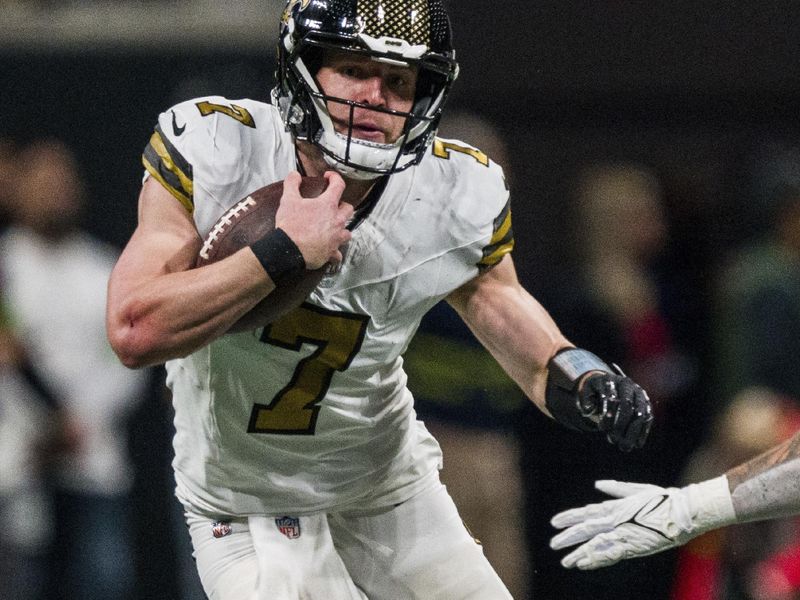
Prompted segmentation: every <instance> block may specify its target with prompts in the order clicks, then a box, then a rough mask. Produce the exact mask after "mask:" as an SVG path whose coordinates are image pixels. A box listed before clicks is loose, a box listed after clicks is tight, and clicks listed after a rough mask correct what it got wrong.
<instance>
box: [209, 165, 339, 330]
mask: <svg viewBox="0 0 800 600" xmlns="http://www.w3.org/2000/svg"><path fill="white" fill-rule="evenodd" d="M327 185H328V182H327V180H326V179H325V178H324V177H303V178H302V180H301V182H300V193H301V194H302V195H303V197H305V198H316V197H317V196H319V195H320V194H321V193H322V192H324V191H325V188H326V186H327ZM282 194H283V181H276V182H275V183H271V184H270V185H267V186H264V187H262V188H259V189H257V190H256V191H254V192H252V193H251V194H248V195H247V197H246V198H244V199H242V200H240V201H239V202H237V203H236V204H234V205H233V206H231V208H229V209H228V210H227V211H226V212H225V214H223V215H222V216H221V217H220V218H219V220H218V221H217V222H216V223H215V224H214V226H213V227H212V228H211V230H210V231H209V232H208V235H207V236H206V238H205V239H204V240H203V245H202V247H201V248H200V252H199V253H198V256H197V261H196V263H195V266H196V267H201V266H203V265H207V264H210V263H213V262H216V261H218V260H222V259H223V258H225V257H226V256H230V255H231V254H233V253H234V252H236V251H237V250H239V249H241V248H243V247H245V246H248V245H250V244H252V243H253V242H255V241H256V240H258V239H259V238H261V237H263V236H264V235H266V234H267V233H269V232H270V231H272V230H273V229H274V228H275V213H276V212H277V211H278V205H279V204H280V199H281V195H282ZM324 275H325V267H322V268H320V269H316V270H314V271H308V270H306V271H302V272H300V273H297V274H296V275H294V276H291V277H288V278H287V279H286V280H284V281H282V282H281V285H280V286H278V287H277V288H275V289H274V290H273V291H272V293H270V295H269V296H267V297H266V298H264V300H262V301H261V302H259V303H258V304H256V305H255V306H254V307H253V309H252V310H251V311H250V312H248V313H247V314H246V315H244V316H243V317H242V318H241V319H240V320H239V321H237V322H236V323H235V324H234V325H233V326H232V327H231V328H230V330H229V331H230V332H239V331H248V330H251V329H255V328H257V327H262V326H264V325H268V324H269V323H272V322H273V321H275V320H276V319H278V318H280V317H281V316H283V315H284V314H286V313H287V312H289V311H290V310H292V309H294V308H297V307H298V306H300V304H301V303H302V302H303V300H305V299H306V298H307V297H308V295H309V294H310V293H311V291H312V290H313V289H314V288H315V287H317V284H318V283H319V282H320V280H321V279H322V277H323V276H324Z"/></svg>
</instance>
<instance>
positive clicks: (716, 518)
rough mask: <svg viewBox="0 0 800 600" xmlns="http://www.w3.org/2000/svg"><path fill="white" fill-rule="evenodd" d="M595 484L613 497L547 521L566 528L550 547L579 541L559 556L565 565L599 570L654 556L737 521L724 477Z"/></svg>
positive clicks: (560, 527)
mask: <svg viewBox="0 0 800 600" xmlns="http://www.w3.org/2000/svg"><path fill="white" fill-rule="evenodd" d="M595 487H596V488H597V489H598V490H600V491H601V492H604V493H606V494H608V495H609V496H613V497H615V498H617V499H616V500H606V501H605V502H601V503H598V504H589V505H586V506H584V507H581V508H573V509H570V510H566V511H564V512H561V513H559V514H557V515H556V516H554V517H553V518H552V520H551V521H550V522H551V523H552V525H553V526H554V527H556V528H558V529H565V528H566V529H565V530H564V531H562V532H561V533H559V534H558V535H556V536H555V537H553V539H552V540H551V541H550V547H551V548H553V549H554V550H560V549H562V548H567V547H569V546H574V545H576V544H582V545H581V546H579V547H578V548H577V549H576V550H573V551H572V552H571V553H570V554H567V555H566V556H565V557H564V558H563V559H562V560H561V564H562V565H563V566H564V567H566V568H573V567H577V568H578V569H582V570H589V569H598V568H600V567H607V566H609V565H613V564H614V563H617V562H619V561H621V560H624V559H628V558H634V557H637V556H647V555H649V554H655V553H656V552H661V551H662V550H667V549H669V548H674V547H675V546H680V545H682V544H685V543H686V542H688V541H689V540H690V539H692V538H694V537H696V536H698V535H700V534H701V533H703V532H705V531H708V530H709V529H714V528H717V527H721V526H723V525H727V524H729V523H733V522H735V520H736V517H735V514H734V511H733V504H732V502H731V496H730V491H729V490H728V480H727V477H725V476H724V475H723V476H721V477H718V478H716V479H711V480H709V481H704V482H703V483H699V484H692V485H689V486H686V487H683V488H662V487H659V486H657V485H649V484H642V483H626V482H622V481H610V480H603V481H597V482H595Z"/></svg>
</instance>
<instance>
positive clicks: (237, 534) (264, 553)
mask: <svg viewBox="0 0 800 600" xmlns="http://www.w3.org/2000/svg"><path fill="white" fill-rule="evenodd" d="M187 520H188V523H189V531H190V533H191V537H192V544H193V545H194V556H195V558H196V560H197V568H198V571H199V573H200V580H201V581H202V582H203V587H204V588H205V591H206V593H207V594H208V595H209V597H210V598H211V600H351V599H358V600H364V599H369V600H407V599H408V600H412V599H419V600H500V599H502V600H507V599H509V598H511V595H510V594H509V593H508V590H507V589H506V588H505V586H504V585H503V583H502V582H501V581H500V578H499V577H498V576H497V574H496V573H495V572H494V570H493V569H492V567H491V566H490V565H489V562H488V561H487V560H486V557H485V556H484V555H483V551H482V549H481V547H480V545H479V544H478V543H476V541H475V540H474V539H473V538H472V537H471V536H470V535H469V532H468V531H467V530H466V528H465V527H464V525H463V523H462V522H461V519H460V517H459V516H458V512H457V510H456V507H455V505H454V504H453V501H452V500H451V499H450V496H449V495H448V494H447V491H446V490H445V488H444V486H443V485H442V484H441V483H439V481H438V479H437V480H436V483H435V485H434V486H432V487H429V488H428V489H426V490H425V491H423V492H422V493H420V494H418V495H417V496H415V497H413V498H411V499H409V500H407V501H406V502H403V503H402V504H399V505H398V506H395V507H394V508H391V509H386V510H382V511H373V512H370V513H360V512H358V511H348V512H342V513H335V514H334V513H331V514H318V515H311V516H303V517H299V518H297V519H294V518H291V517H289V518H277V519H276V518H275V517H266V516H258V517H250V518H248V519H244V520H233V521H231V522H229V524H228V523H222V524H217V525H215V524H214V522H213V521H212V520H211V519H208V518H205V517H200V516H197V515H194V514H189V515H188V516H187ZM215 533H216V536H218V537H215Z"/></svg>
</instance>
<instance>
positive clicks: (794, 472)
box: [726, 432, 800, 522]
mask: <svg viewBox="0 0 800 600" xmlns="http://www.w3.org/2000/svg"><path fill="white" fill-rule="evenodd" d="M726 475H727V477H728V485H729V487H730V490H731V498H732V499H733V508H734V511H735V512H736V518H737V521H739V522H746V521H758V520H762V519H773V518H778V517H784V516H788V515H793V514H797V513H800V432H798V433H797V434H795V436H794V437H792V438H791V439H789V440H787V441H786V442H784V443H782V444H780V445H779V446H776V447H775V448H773V449H771V450H768V451H767V452H765V453H764V454H761V455H760V456H758V457H756V458H754V459H753V460H750V461H748V462H746V463H744V464H742V465H739V466H738V467H735V468H733V469H731V470H730V471H728V473H727V474H726Z"/></svg>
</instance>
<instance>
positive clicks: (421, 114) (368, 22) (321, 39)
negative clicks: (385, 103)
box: [272, 0, 458, 179]
mask: <svg viewBox="0 0 800 600" xmlns="http://www.w3.org/2000/svg"><path fill="white" fill-rule="evenodd" d="M326 49H335V50H346V51H349V52H356V53H359V54H362V55H366V56H369V57H371V58H372V59H373V60H377V61H381V62H386V63H389V64H393V65H403V66H406V65H408V66H416V67H417V69H418V74H417V88H416V92H415V97H414V103H413V106H412V108H411V110H410V111H409V112H401V111H396V110H391V109H388V108H383V107H376V106H369V105H367V104H361V103H358V102H354V101H352V100H346V99H344V98H336V97H333V96H329V95H327V94H325V93H324V91H323V90H322V89H321V87H320V86H319V84H318V83H317V81H316V78H315V75H316V73H317V70H318V69H319V66H320V63H321V57H322V52H324V51H325V50H326ZM457 76H458V63H457V62H456V59H455V51H454V50H453V45H452V35H451V31H450V22H449V20H448V17H447V13H446V12H445V8H444V5H443V3H442V0H290V1H289V2H288V4H287V5H286V9H285V10H284V12H283V17H282V18H281V25H280V40H279V44H278V71H277V75H276V79H277V85H276V87H275V88H274V89H273V90H272V98H273V103H274V104H275V105H276V106H277V107H278V109H279V110H280V113H281V116H282V117H283V120H284V123H285V124H286V127H287V129H288V130H289V131H291V132H292V134H293V135H294V136H295V137H296V138H297V139H301V140H307V141H309V142H310V143H312V144H314V145H315V146H317V147H318V148H319V149H320V150H321V151H322V152H323V155H324V156H325V160H326V161H327V162H328V164H330V165H331V166H332V167H333V168H334V169H336V170H337V171H339V172H340V173H341V174H343V175H347V176H350V177H356V178H361V179H371V178H374V177H378V176H379V175H382V174H387V173H395V172H397V171H401V170H403V169H406V168H408V167H410V166H412V165H415V164H417V163H418V162H419V161H420V160H421V159H422V156H423V155H424V153H425V150H426V149H427V148H428V146H429V145H430V143H431V142H432V140H433V137H434V135H435V134H436V128H437V126H438V124H439V119H440V117H441V113H442V107H443V106H444V102H445V99H446V98H447V95H448V92H449V91H450V86H451V85H452V83H453V81H455V79H456V77H457ZM329 102H333V103H340V104H344V105H346V106H348V107H349V110H350V124H349V128H348V131H347V133H346V134H345V133H339V132H337V131H335V130H334V126H333V121H332V120H331V116H330V113H329V112H328V103H329ZM356 108H365V109H369V110H376V111H379V112H383V113H389V114H392V115H396V116H400V117H403V118H404V119H405V126H404V128H403V133H402V134H401V135H400V137H399V139H397V140H396V141H395V142H394V143H390V144H382V143H376V142H372V141H368V140H362V139H358V138H356V137H353V135H352V133H353V112H354V110H355V109H356Z"/></svg>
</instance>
